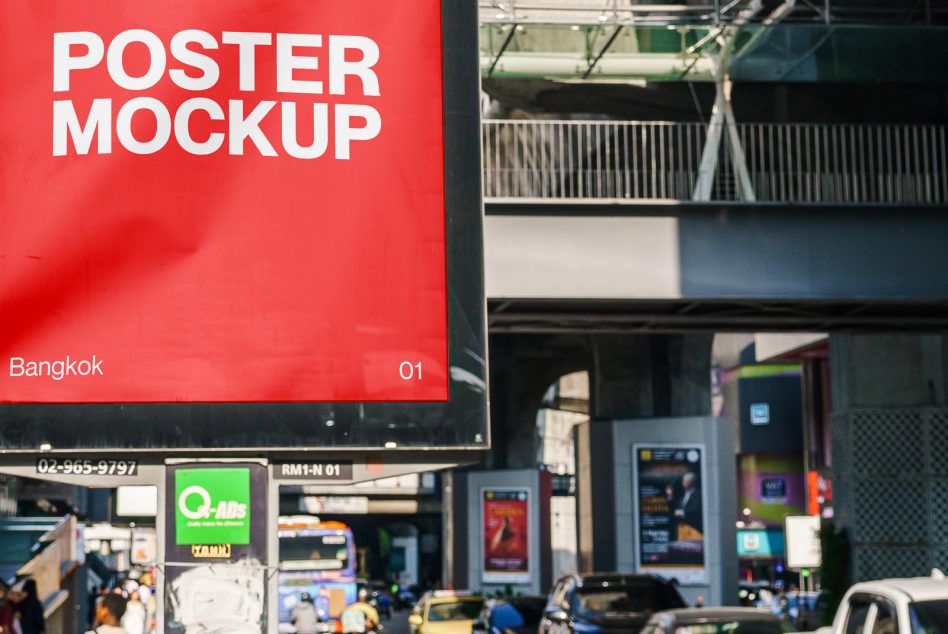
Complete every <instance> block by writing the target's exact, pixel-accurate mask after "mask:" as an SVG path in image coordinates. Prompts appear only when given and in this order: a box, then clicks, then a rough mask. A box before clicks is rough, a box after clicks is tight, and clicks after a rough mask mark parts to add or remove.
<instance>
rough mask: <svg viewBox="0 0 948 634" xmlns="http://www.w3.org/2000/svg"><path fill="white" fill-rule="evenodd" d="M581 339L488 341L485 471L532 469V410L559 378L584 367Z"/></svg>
mask: <svg viewBox="0 0 948 634" xmlns="http://www.w3.org/2000/svg"><path fill="white" fill-rule="evenodd" d="M588 359H589V348H588V341H587V338H586V337H584V336H580V335H557V336H542V335H492V336H491V337H490V417H491V440H492V449H491V452H490V455H489V456H488V459H487V461H486V465H485V466H486V467H487V468H489V469H533V468H536V466H537V461H538V457H539V454H540V449H541V447H540V444H539V441H540V438H539V435H538V433H537V412H538V411H539V409H540V406H541V403H542V400H543V395H544V393H545V392H546V391H547V389H549V387H550V386H551V385H553V383H554V382H555V381H556V380H557V379H559V378H560V377H562V376H564V375H566V374H569V373H571V372H576V371H579V370H585V369H587V368H588V366H589V362H588Z"/></svg>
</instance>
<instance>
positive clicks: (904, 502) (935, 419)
mask: <svg viewBox="0 0 948 634" xmlns="http://www.w3.org/2000/svg"><path fill="white" fill-rule="evenodd" d="M830 371H831V373H832V392H833V394H832V400H833V414H832V417H831V432H832V473H833V498H834V499H833V507H834V510H835V522H836V524H837V525H838V526H842V527H844V528H846V529H847V530H848V531H849V537H850V541H851V544H852V553H851V554H852V558H851V559H852V571H851V572H852V574H853V579H854V580H857V581H858V580H864V579H873V578H880V577H892V576H917V575H927V574H928V573H929V571H930V570H931V568H932V567H936V566H938V567H941V566H946V565H948V528H946V526H948V407H946V404H948V403H946V393H948V389H946V387H948V337H946V336H944V335H943V334H926V335H918V334H904V333H903V334H878V335H847V334H840V335H831V336H830Z"/></svg>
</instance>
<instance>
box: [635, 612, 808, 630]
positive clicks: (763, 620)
mask: <svg viewBox="0 0 948 634" xmlns="http://www.w3.org/2000/svg"><path fill="white" fill-rule="evenodd" d="M793 631H794V629H793V628H792V627H790V626H789V625H788V624H787V623H785V622H784V621H782V620H781V619H780V618H779V617H776V616H774V615H773V614H771V613H770V612H766V611H764V610H760V609H757V608H691V609H688V610H669V611H667V612H660V613H659V614H656V615H654V616H653V617H652V618H651V619H649V622H648V623H647V624H646V625H645V629H643V630H642V634H784V632H793Z"/></svg>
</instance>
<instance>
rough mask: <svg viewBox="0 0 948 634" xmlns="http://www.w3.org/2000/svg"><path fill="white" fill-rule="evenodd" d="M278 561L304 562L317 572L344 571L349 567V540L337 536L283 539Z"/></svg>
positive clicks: (299, 536)
mask: <svg viewBox="0 0 948 634" xmlns="http://www.w3.org/2000/svg"><path fill="white" fill-rule="evenodd" d="M280 561H281V562H284V561H296V562H304V561H305V562H307V563H308V564H310V566H309V567H311V568H313V569H318V570H345V569H347V568H348V567H349V540H348V539H347V538H346V536H345V535H338V534H330V535H298V536H296V537H292V538H283V539H280Z"/></svg>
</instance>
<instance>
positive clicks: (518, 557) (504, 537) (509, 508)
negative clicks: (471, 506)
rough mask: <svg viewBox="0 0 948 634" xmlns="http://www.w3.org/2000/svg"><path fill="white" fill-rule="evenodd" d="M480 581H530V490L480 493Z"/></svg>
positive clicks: (486, 490)
mask: <svg viewBox="0 0 948 634" xmlns="http://www.w3.org/2000/svg"><path fill="white" fill-rule="evenodd" d="M481 516H482V518H483V534H482V541H481V543H482V544H483V548H484V550H483V553H484V561H483V581H484V582H485V583H528V582H529V581H530V491H529V489H526V488H523V489H520V488H517V489H513V488H511V489H494V488H491V489H482V490H481Z"/></svg>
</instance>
